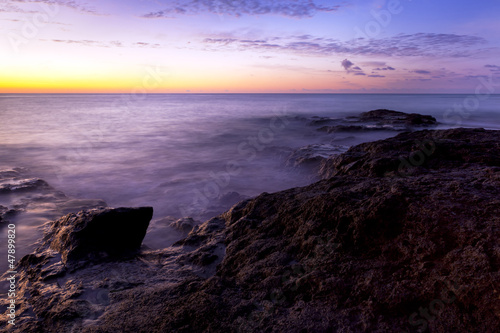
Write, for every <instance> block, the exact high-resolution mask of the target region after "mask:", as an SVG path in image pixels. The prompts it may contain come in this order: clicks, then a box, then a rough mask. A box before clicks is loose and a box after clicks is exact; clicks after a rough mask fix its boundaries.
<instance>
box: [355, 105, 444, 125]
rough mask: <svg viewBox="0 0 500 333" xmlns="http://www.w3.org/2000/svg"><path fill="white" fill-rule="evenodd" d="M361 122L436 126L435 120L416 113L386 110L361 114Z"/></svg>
mask: <svg viewBox="0 0 500 333" xmlns="http://www.w3.org/2000/svg"><path fill="white" fill-rule="evenodd" d="M359 119H360V120H362V121H376V122H378V123H379V124H404V125H436V124H437V121H436V118H434V117H432V116H425V115H421V114H418V113H410V114H408V113H404V112H400V111H392V110H386V109H378V110H373V111H368V112H363V113H361V115H360V116H359Z"/></svg>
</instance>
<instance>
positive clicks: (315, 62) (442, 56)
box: [0, 0, 500, 93]
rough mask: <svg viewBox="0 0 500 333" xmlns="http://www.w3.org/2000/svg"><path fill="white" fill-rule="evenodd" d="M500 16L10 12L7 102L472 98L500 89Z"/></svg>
mask: <svg viewBox="0 0 500 333" xmlns="http://www.w3.org/2000/svg"><path fill="white" fill-rule="evenodd" d="M499 14H500V2H499V1H493V0H485V1H477V2H474V1H464V0H453V1H451V0H439V1H437V0H361V1H323V0H275V1H263V0H174V1H164V0H120V1H118V0H70V1H68V0H11V1H2V2H0V93H18V92H19V93H21V92H67V93H77V92H87V93H92V92H95V93H106V92H121V93H134V92H147V93H183V92H193V93H200V92H202V93H218V92H234V93H245V92H249V93H266V92H270V93H294V92H318V93H321V92H325V93H328V92H332V93H343V92H353V93H356V92H358V93H363V92H373V93H384V92H388V93H470V92H474V89H475V88H476V87H477V86H478V84H479V83H481V82H484V80H486V81H488V82H494V83H496V82H500V60H499V59H500V20H499V19H498V17H499ZM481 80H482V81H481ZM499 89H500V88H499Z"/></svg>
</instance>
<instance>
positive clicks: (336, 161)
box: [320, 129, 500, 178]
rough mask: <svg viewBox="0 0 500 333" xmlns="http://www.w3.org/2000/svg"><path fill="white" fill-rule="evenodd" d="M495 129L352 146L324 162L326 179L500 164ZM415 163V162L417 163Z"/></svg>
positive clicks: (425, 133)
mask: <svg viewBox="0 0 500 333" xmlns="http://www.w3.org/2000/svg"><path fill="white" fill-rule="evenodd" d="M492 133H496V132H491V131H485V130H484V129H450V130H442V131H429V130H424V131H419V132H415V133H402V134H399V135H397V136H396V137H394V138H389V139H386V140H381V141H376V142H367V143H363V144H360V145H357V146H354V147H351V148H350V149H349V150H348V151H347V152H346V153H344V154H342V155H339V156H333V157H331V158H329V159H328V160H325V161H323V163H322V165H321V170H320V174H321V176H322V177H323V178H329V177H332V176H336V175H354V174H355V175H356V176H365V177H379V176H384V175H387V174H389V175H393V176H404V175H407V174H409V173H423V172H426V171H428V170H430V169H433V170H443V169H445V170H446V169H450V170H451V169H454V168H455V166H456V165H457V164H463V163H467V164H470V163H481V164H485V165H489V166H500V156H499V155H497V154H496V149H498V144H499V143H498V141H496V140H497V138H496V136H495V134H492ZM414 162H415V163H414Z"/></svg>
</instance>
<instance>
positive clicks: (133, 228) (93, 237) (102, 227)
mask: <svg viewBox="0 0 500 333" xmlns="http://www.w3.org/2000/svg"><path fill="white" fill-rule="evenodd" d="M152 217H153V208H152V207H141V208H117V209H110V208H103V209H93V210H90V211H82V212H80V213H78V214H73V213H72V214H68V215H66V216H64V217H62V218H60V219H59V220H57V221H55V222H54V223H53V224H52V225H51V227H50V231H49V233H47V235H45V237H44V240H45V242H47V243H48V244H50V245H49V246H50V248H51V249H52V250H55V251H57V252H59V253H60V254H61V256H62V262H63V264H65V265H68V264H69V263H71V262H75V261H80V260H85V261H88V260H90V259H92V260H96V259H97V260H98V259H100V258H101V257H108V256H122V255H124V254H127V253H130V252H134V251H137V250H138V249H139V248H140V246H141V244H142V240H143V239H144V236H146V230H147V229H148V226H149V221H150V220H151V218H152Z"/></svg>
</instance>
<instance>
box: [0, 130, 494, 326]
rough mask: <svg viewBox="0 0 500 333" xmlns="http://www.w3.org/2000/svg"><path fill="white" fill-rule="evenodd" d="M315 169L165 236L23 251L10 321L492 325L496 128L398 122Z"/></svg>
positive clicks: (54, 323)
mask: <svg viewBox="0 0 500 333" xmlns="http://www.w3.org/2000/svg"><path fill="white" fill-rule="evenodd" d="M421 156H422V158H421V160H419V159H418V158H419V157H421ZM414 162H415V163H414ZM322 175H323V177H324V178H325V179H324V180H321V181H319V182H317V183H314V184H312V185H309V186H306V187H302V188H293V189H289V190H286V191H281V192H277V193H273V194H269V193H263V194H261V195H259V196H258V197H255V198H252V199H246V200H243V201H241V202H239V203H237V204H236V205H234V206H233V207H232V208H231V209H230V210H229V211H227V212H226V213H224V214H222V215H220V216H218V217H216V218H212V219H210V220H208V221H207V222H205V223H203V224H202V225H200V226H198V227H196V228H194V229H193V230H192V231H191V232H190V233H189V235H188V236H187V237H186V238H185V239H183V240H181V241H179V242H177V243H175V244H174V245H173V246H171V247H168V248H165V249H160V250H147V249H143V250H142V251H141V252H140V253H137V254H135V256H134V257H132V258H127V259H124V258H121V259H120V258H118V259H116V260H114V261H110V262H106V263H98V264H91V265H89V266H88V267H86V268H84V269H76V270H70V269H68V268H67V267H66V266H65V265H64V263H63V262H62V260H61V254H60V253H58V252H57V251H55V250H54V249H49V250H47V249H45V250H42V249H41V250H40V251H38V252H35V253H33V254H31V255H29V256H27V257H25V258H23V260H22V261H21V262H20V264H19V268H18V270H19V276H20V281H19V285H20V291H19V300H21V301H20V309H19V312H18V316H19V317H18V320H19V321H18V322H17V325H16V326H15V327H13V329H12V331H13V332H27V331H32V332H112V331H138V332H380V333H381V332H384V333H385V332H424V331H428V332H440V333H441V332H442V333H444V332H487V333H489V332H491V333H493V332H498V331H500V290H499V288H498V281H500V273H499V268H500V247H499V245H498V239H500V228H499V227H500V217H499V216H500V186H499V185H500V132H498V131H486V130H481V129H453V130H443V131H419V132H413V133H403V134H400V135H398V136H396V137H394V138H391V139H387V140H381V141H377V142H371V143H366V144H361V145H358V146H355V147H352V148H351V149H349V150H348V151H347V152H345V153H344V154H341V155H339V156H337V157H333V158H330V159H328V160H327V161H325V162H324V164H323V168H322ZM181 226H182V223H181ZM46 242H49V239H46ZM2 279H3V278H2ZM2 304H3V306H5V303H2ZM2 310H3V309H2ZM2 312H3V311H2ZM5 322H6V320H5V318H2V323H1V324H0V325H5ZM0 328H5V326H0Z"/></svg>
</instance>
